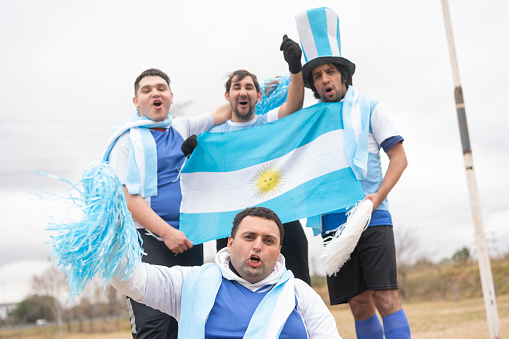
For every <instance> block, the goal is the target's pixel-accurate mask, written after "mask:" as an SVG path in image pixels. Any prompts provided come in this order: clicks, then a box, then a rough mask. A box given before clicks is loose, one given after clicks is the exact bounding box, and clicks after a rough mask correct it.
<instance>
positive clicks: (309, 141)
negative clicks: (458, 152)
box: [180, 102, 364, 244]
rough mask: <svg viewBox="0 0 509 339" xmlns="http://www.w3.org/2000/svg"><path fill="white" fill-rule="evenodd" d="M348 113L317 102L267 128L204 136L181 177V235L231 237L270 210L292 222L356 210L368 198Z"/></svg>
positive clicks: (340, 105)
mask: <svg viewBox="0 0 509 339" xmlns="http://www.w3.org/2000/svg"><path fill="white" fill-rule="evenodd" d="M342 110H343V103H342V102H338V103H318V104H316V105H313V106H310V107H307V108H304V109H301V110H300V111H297V112H295V113H294V114H292V115H290V116H288V117H285V118H283V119H280V120H277V121H274V122H272V123H269V124H266V125H262V126H256V127H252V128H248V129H245V130H241V131H235V132H228V133H202V134H200V135H199V136H198V146H197V147H196V148H195V150H194V151H193V153H192V155H191V157H190V158H189V159H188V161H187V162H186V164H185V166H184V167H183V169H182V171H181V188H182V205H181V208H180V230H181V231H182V232H184V233H185V234H186V236H187V237H188V239H189V240H190V241H192V242H193V243H195V244H200V243H203V242H206V241H209V240H213V239H219V238H224V237H227V236H229V235H230V231H231V228H232V225H233V218H234V217H235V215H236V214H237V213H238V212H240V211H242V210H243V209H245V208H247V207H253V206H263V207H267V208H270V209H272V210H273V211H275V212H276V213H277V214H278V216H279V218H280V219H281V221H282V222H283V223H285V222H289V221H293V220H299V219H303V218H308V217H312V216H317V215H320V214H325V213H330V212H332V211H337V210H345V209H348V208H350V207H352V206H354V205H355V204H356V203H357V202H359V201H360V200H362V199H363V198H364V193H363V191H362V186H361V182H360V181H359V180H357V179H356V176H355V174H354V172H353V171H352V169H351V167H350V162H349V160H348V155H347V151H348V147H347V148H346V149H345V145H344V139H345V138H346V139H348V136H346V137H345V133H344V129H343V121H344V119H342ZM353 147H354V148H355V146H353Z"/></svg>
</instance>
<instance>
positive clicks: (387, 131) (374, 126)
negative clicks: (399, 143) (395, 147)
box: [370, 103, 400, 145]
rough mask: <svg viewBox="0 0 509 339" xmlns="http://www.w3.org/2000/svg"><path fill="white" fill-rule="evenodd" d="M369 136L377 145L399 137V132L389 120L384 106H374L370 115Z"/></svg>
mask: <svg viewBox="0 0 509 339" xmlns="http://www.w3.org/2000/svg"><path fill="white" fill-rule="evenodd" d="M370 124H371V134H372V135H373V138H374V140H375V141H376V143H377V144H378V145H381V144H382V142H384V140H386V139H389V138H390V137H394V136H397V135H400V132H399V131H398V129H397V128H396V126H395V125H394V123H393V122H392V120H391V118H390V117H389V115H388V114H387V112H386V110H385V106H384V105H383V104H381V103H379V104H378V105H376V107H375V109H374V110H373V113H372V114H371V121H370Z"/></svg>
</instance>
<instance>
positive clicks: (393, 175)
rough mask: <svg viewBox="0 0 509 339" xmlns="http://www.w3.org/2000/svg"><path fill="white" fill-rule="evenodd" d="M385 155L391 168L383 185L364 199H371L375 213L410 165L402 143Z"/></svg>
mask: <svg viewBox="0 0 509 339" xmlns="http://www.w3.org/2000/svg"><path fill="white" fill-rule="evenodd" d="M385 153H386V154H387V156H388V157H389V166H388V167H387V172H386V173H385V176H384V179H383V180H382V184H381V185H380V188H378V191H376V193H371V194H368V195H367V196H366V198H364V200H366V199H369V200H371V201H372V202H373V211H374V210H375V208H376V207H377V206H378V205H379V204H380V203H381V202H382V201H383V200H384V199H385V198H386V197H387V195H388V194H389V192H390V191H391V190H392V188H393V187H394V186H395V185H396V183H397V182H398V180H399V178H400V177H401V174H403V171H404V170H405V168H406V167H407V165H408V160H407V158H406V153H405V149H404V148H403V144H402V143H401V142H398V143H396V144H395V145H394V146H392V147H391V148H390V149H389V150H387V151H386V152H385Z"/></svg>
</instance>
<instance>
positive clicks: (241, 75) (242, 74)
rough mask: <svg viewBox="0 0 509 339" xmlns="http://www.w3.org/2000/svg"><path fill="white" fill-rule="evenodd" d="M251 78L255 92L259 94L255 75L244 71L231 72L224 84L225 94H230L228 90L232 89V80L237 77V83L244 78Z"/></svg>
mask: <svg viewBox="0 0 509 339" xmlns="http://www.w3.org/2000/svg"><path fill="white" fill-rule="evenodd" d="M248 76H249V77H251V78H252V79H253V82H254V85H255V88H256V92H260V84H259V83H258V79H257V78H256V75H254V74H253V73H251V72H249V71H246V70H245V69H238V70H236V71H233V72H232V73H230V74H229V75H228V80H227V81H226V83H225V84H224V87H225V88H226V93H229V92H230V88H231V87H232V82H233V78H235V77H237V81H241V80H242V79H244V78H245V77H248Z"/></svg>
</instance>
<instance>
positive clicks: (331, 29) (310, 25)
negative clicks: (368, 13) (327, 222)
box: [295, 7, 355, 87]
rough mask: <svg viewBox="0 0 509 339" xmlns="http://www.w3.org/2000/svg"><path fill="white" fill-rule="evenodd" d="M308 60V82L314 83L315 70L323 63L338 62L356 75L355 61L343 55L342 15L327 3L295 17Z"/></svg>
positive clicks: (306, 84) (304, 68) (305, 71)
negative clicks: (340, 24) (312, 73)
mask: <svg viewBox="0 0 509 339" xmlns="http://www.w3.org/2000/svg"><path fill="white" fill-rule="evenodd" d="M295 21H296V22H297V31H298V32H299V37H300V44H301V46H302V51H303V52H304V59H305V61H306V63H305V64H304V66H302V76H303V78H304V85H305V86H306V87H311V86H310V85H311V71H312V70H313V69H314V68H315V67H318V66H320V65H323V64H328V63H335V64H339V65H341V66H344V67H345V68H346V69H347V70H348V71H349V72H350V73H351V74H352V75H353V74H354V72H355V64H354V63H353V62H351V61H350V60H348V59H345V58H343V57H342V56H341V39H340V36H339V17H338V15H337V14H336V12H334V10H332V9H330V8H327V7H320V8H314V9H310V10H308V11H306V12H304V13H301V14H299V15H297V16H296V17H295Z"/></svg>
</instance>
